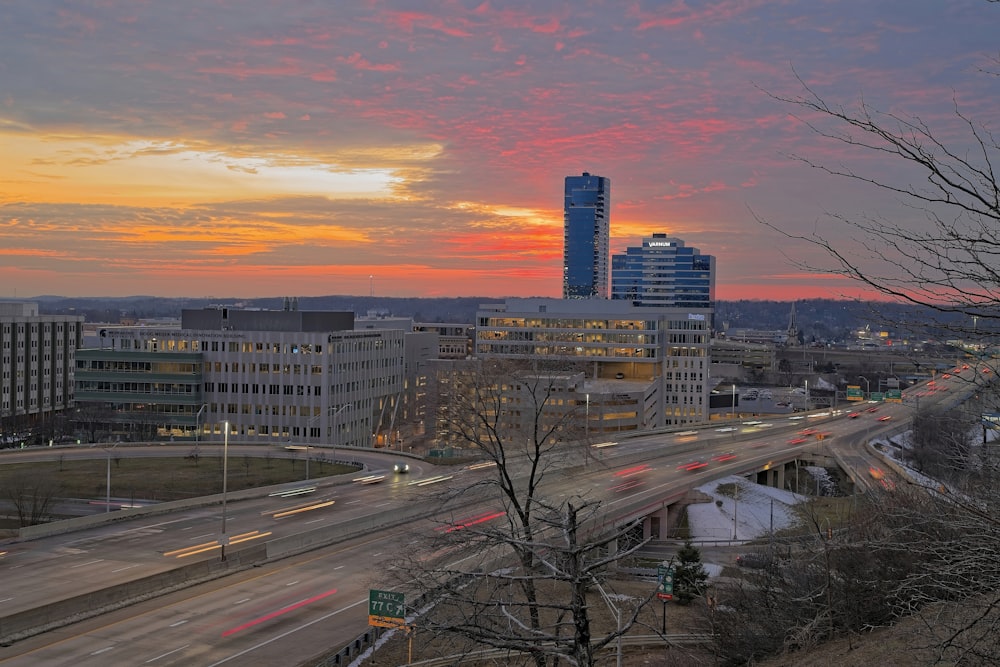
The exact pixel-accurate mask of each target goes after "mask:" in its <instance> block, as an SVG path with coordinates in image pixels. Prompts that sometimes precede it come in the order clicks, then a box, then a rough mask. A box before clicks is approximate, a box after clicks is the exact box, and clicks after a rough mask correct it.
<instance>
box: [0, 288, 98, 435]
mask: <svg viewBox="0 0 1000 667" xmlns="http://www.w3.org/2000/svg"><path fill="white" fill-rule="evenodd" d="M83 319H84V318H83V317H81V316H78V315H39V314H38V304H37V303H29V302H22V301H4V302H0V366H2V367H3V373H2V379H0V437H3V439H4V440H3V444H4V445H10V444H15V443H22V442H23V443H29V444H38V442H39V440H40V439H43V438H44V439H51V438H52V437H53V436H54V435H57V434H56V433H55V432H54V429H53V415H54V414H55V413H56V412H59V411H62V410H64V409H66V408H68V407H70V406H71V405H72V402H73V363H74V355H75V354H76V350H77V348H78V347H79V346H80V343H81V341H82V339H83Z"/></svg>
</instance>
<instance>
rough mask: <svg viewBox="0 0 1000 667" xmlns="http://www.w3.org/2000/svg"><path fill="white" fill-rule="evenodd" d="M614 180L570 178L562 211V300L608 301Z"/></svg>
mask: <svg viewBox="0 0 1000 667" xmlns="http://www.w3.org/2000/svg"><path fill="white" fill-rule="evenodd" d="M610 211H611V179H609V178H604V177H601V176H593V175H591V174H588V173H587V172H583V175H582V176H567V177H566V188H565V204H564V209H563V298H564V299H591V298H598V299H607V298H608V242H609V236H610V232H609V218H610V215H609V214H610Z"/></svg>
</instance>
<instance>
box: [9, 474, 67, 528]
mask: <svg viewBox="0 0 1000 667" xmlns="http://www.w3.org/2000/svg"><path fill="white" fill-rule="evenodd" d="M2 486H3V487H4V491H5V493H4V495H6V496H7V499H8V500H10V502H11V504H13V505H14V511H15V512H16V513H17V520H18V523H19V524H20V525H21V526H34V525H36V524H39V523H45V522H46V521H49V520H50V519H51V512H52V505H53V504H54V503H55V501H56V498H57V493H58V487H57V486H56V485H55V484H53V483H52V482H51V481H50V480H47V479H44V478H42V477H36V478H31V477H30V476H26V475H18V476H10V477H8V478H7V479H6V480H4V483H3V485H2Z"/></svg>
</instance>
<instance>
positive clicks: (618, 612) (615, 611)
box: [591, 576, 622, 667]
mask: <svg viewBox="0 0 1000 667" xmlns="http://www.w3.org/2000/svg"><path fill="white" fill-rule="evenodd" d="M591 579H593V581H594V584H595V585H596V586H597V590H599V591H600V592H601V597H602V598H604V602H605V603H606V604H607V605H608V609H610V610H611V613H612V614H614V615H615V620H616V621H617V622H618V655H617V656H616V659H615V665H617V667H622V611H621V609H619V608H618V607H616V606H615V605H613V604H612V603H611V598H609V597H608V594H607V593H605V592H604V588H603V587H602V586H601V582H599V581H598V580H597V578H596V577H594V576H591Z"/></svg>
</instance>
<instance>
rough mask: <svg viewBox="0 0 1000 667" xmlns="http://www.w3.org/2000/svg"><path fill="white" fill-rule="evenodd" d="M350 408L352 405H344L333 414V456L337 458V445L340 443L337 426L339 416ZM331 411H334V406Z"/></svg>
mask: <svg viewBox="0 0 1000 667" xmlns="http://www.w3.org/2000/svg"><path fill="white" fill-rule="evenodd" d="M349 407H351V404H350V403H345V404H344V405H342V406H340V407H339V408H337V411H336V412H334V413H333V417H332V419H333V443H332V444H333V456H337V444H338V441H339V440H340V429H338V428H337V425H338V422H337V416H338V415H339V414H340V413H341V412H343V411H344V410H346V409H347V408H349ZM330 409H331V410H333V406H331V407H330Z"/></svg>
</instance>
